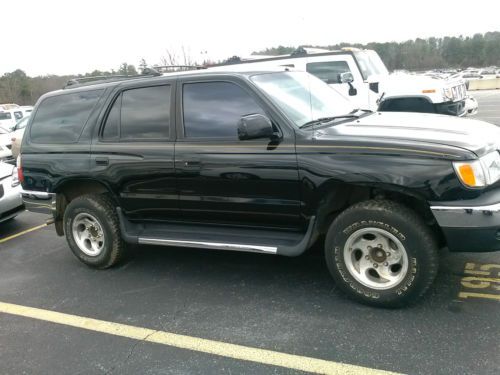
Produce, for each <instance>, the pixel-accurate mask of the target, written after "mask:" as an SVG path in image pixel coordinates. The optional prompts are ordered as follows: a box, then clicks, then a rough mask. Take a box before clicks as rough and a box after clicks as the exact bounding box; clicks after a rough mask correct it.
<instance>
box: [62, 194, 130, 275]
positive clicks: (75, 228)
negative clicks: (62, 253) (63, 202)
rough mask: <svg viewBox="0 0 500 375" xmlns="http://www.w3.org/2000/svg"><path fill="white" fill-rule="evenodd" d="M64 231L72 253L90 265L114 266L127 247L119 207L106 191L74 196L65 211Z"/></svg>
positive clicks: (100, 266) (96, 266) (99, 266)
mask: <svg viewBox="0 0 500 375" xmlns="http://www.w3.org/2000/svg"><path fill="white" fill-rule="evenodd" d="M64 232H65V234H66V239H67V241H68V244H69V246H70V248H71V251H72V252H73V254H75V256H76V257H77V258H78V259H79V260H80V261H82V262H83V263H85V264H86V265H88V266H91V267H95V268H108V267H111V266H113V265H114V264H116V263H117V262H118V261H119V260H120V259H121V258H122V256H123V253H124V251H125V244H124V242H123V240H122V238H121V236H120V223H119V220H118V215H117V214H116V209H115V207H114V205H113V202H112V201H111V199H109V198H108V197H107V196H105V195H100V194H91V195H83V196H80V197H78V198H75V199H74V200H72V201H71V202H70V203H69V204H68V206H67V207H66V210H65V212H64Z"/></svg>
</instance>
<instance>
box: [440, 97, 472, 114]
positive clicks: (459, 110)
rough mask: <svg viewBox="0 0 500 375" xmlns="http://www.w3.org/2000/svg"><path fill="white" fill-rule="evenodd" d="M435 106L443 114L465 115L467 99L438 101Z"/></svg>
mask: <svg viewBox="0 0 500 375" xmlns="http://www.w3.org/2000/svg"><path fill="white" fill-rule="evenodd" d="M434 108H435V109H436V113H439V114H441V115H452V116H464V115H465V114H466V110H465V100H459V101H456V102H445V103H437V104H434Z"/></svg>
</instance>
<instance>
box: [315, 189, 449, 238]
mask: <svg viewBox="0 0 500 375" xmlns="http://www.w3.org/2000/svg"><path fill="white" fill-rule="evenodd" d="M321 197H322V198H321V200H319V201H318V202H317V209H316V218H317V219H316V220H317V224H316V228H317V231H318V232H319V234H326V232H327V231H328V228H329V227H330V225H331V223H332V222H333V220H335V218H336V217H337V216H338V215H339V214H340V213H341V212H343V211H344V210H346V209H347V208H348V207H350V206H352V205H353V204H356V203H359V202H362V201H366V200H370V199H385V200H392V201H395V202H398V203H401V204H403V205H405V206H406V207H408V208H410V209H412V210H413V211H415V212H416V213H417V214H418V215H419V216H420V217H422V218H423V220H424V221H425V223H426V224H427V225H428V226H429V227H431V229H432V230H433V231H434V232H435V233H436V236H437V238H438V240H439V243H440V244H443V243H444V235H443V233H442V231H441V229H440V228H439V226H438V225H437V223H436V221H435V219H434V215H433V214H432V211H431V209H430V206H429V204H428V202H427V200H426V199H425V198H424V197H423V196H422V195H420V194H419V193H418V192H415V191H413V190H411V189H408V188H405V187H403V186H398V185H390V184H350V183H341V184H338V183H336V184H335V185H334V186H330V187H329V188H325V190H324V191H323V193H321Z"/></svg>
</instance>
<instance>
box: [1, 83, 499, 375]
mask: <svg viewBox="0 0 500 375" xmlns="http://www.w3.org/2000/svg"><path fill="white" fill-rule="evenodd" d="M473 94H474V95H475V97H476V98H477V99H478V101H479V105H480V107H479V113H478V115H477V116H476V118H480V119H484V120H485V121H489V122H492V123H496V124H497V125H500V91H499V92H474V93H473ZM46 218H47V217H45V216H43V215H39V214H33V213H28V212H25V213H23V214H21V215H20V216H19V217H17V218H16V219H15V220H13V221H11V222H8V223H3V224H0V373H1V374H21V373H23V374H295V373H305V372H312V371H315V370H316V372H321V371H323V372H330V373H335V371H337V373H339V374H346V373H351V374H365V373H367V372H368V371H369V369H375V370H385V371H392V372H396V373H407V374H437V373H439V374H498V373H500V341H499V340H498V337H499V334H500V314H499V313H500V253H480V254H475V253H461V254H449V253H447V251H446V250H443V253H442V257H441V265H440V271H439V274H438V277H437V280H436V282H435V284H434V285H433V286H432V288H431V289H430V291H429V293H427V295H426V296H425V297H424V298H423V299H422V300H421V301H420V302H418V303H417V304H416V305H414V306H411V307H408V308H404V309H399V310H389V309H377V308H371V307H367V306H363V305H360V304H358V303H355V302H352V301H350V300H349V299H347V298H345V297H344V296H343V295H342V294H341V293H340V292H339V291H338V290H337V288H336V286H335V283H334V282H333V281H332V279H331V278H330V276H329V274H328V271H327V269H326V266H325V264H324V261H323V258H322V254H321V251H320V249H316V250H315V251H312V252H310V253H308V254H305V255H303V256H300V257H298V258H285V257H274V256H267V255H258V254H246V253H232V252H224V251H207V250H201V249H200V250H198V249H180V248H179V249H176V248H162V247H136V248H133V249H131V250H130V251H129V254H128V256H127V259H126V261H125V262H123V263H122V264H121V265H119V266H118V267H115V268H112V269H110V270H105V271H98V270H94V269H91V268H88V267H86V266H84V265H83V264H81V263H80V262H79V261H77V260H76V258H75V257H74V256H73V255H72V254H71V252H70V250H69V248H68V246H67V244H66V241H65V239H64V238H62V237H57V235H56V234H55V231H54V228H53V226H52V225H49V226H45V225H44V223H45V220H46ZM35 308H36V309H35ZM53 312H57V313H61V314H54V313H53ZM200 339H203V340H200ZM231 344H232V345H231ZM289 355H293V356H289ZM294 361H295V362H294ZM294 363H296V365H294ZM343 365H347V366H346V367H342V366H343ZM298 368H300V369H302V370H303V371H300V370H298Z"/></svg>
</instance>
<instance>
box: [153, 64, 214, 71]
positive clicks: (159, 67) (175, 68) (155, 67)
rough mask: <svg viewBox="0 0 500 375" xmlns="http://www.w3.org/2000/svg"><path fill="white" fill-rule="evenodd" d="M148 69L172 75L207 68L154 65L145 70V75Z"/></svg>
mask: <svg viewBox="0 0 500 375" xmlns="http://www.w3.org/2000/svg"><path fill="white" fill-rule="evenodd" d="M148 69H149V70H153V71H156V72H160V73H171V72H178V71H184V70H201V69H206V67H204V66H200V65H153V66H152V67H151V68H145V69H143V73H144V71H146V70H148Z"/></svg>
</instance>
